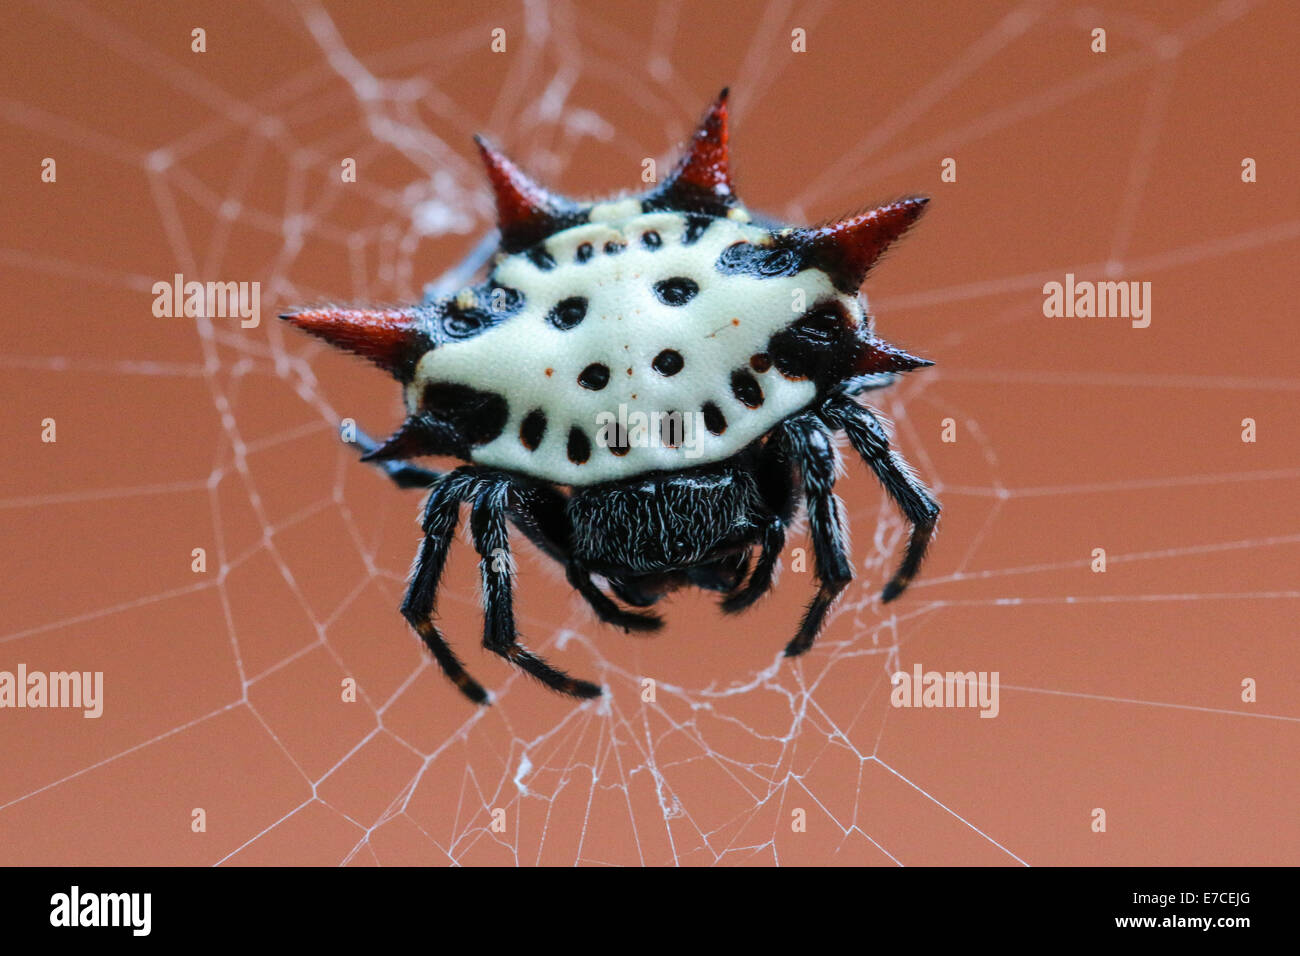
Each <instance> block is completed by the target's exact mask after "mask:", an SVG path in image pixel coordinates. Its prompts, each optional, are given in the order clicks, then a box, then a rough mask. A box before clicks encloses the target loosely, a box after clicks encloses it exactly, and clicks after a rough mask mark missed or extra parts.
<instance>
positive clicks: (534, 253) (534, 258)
mask: <svg viewBox="0 0 1300 956" xmlns="http://www.w3.org/2000/svg"><path fill="white" fill-rule="evenodd" d="M524 255H525V256H526V257H527V259H528V261H529V262H531V263H532V264H533V265H535V266H537V268H539V269H541V270H542V271H543V272H550V271H551V270H552V269H554V268H555V257H554V256H552V255H551V254H550V253H549V252H547V251H546V247H545V246H541V245H537V246H533V247H532V248H531V249H529V250H528V251H527V252H525V253H524Z"/></svg>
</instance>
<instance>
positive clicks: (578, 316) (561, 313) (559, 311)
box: [546, 295, 587, 332]
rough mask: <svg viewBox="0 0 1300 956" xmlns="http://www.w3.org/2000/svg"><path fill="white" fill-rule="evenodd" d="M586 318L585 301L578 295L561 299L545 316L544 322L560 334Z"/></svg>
mask: <svg viewBox="0 0 1300 956" xmlns="http://www.w3.org/2000/svg"><path fill="white" fill-rule="evenodd" d="M586 317H587V300H586V299H584V298H583V297H582V296H580V295H575V296H570V297H569V298H567V299H561V300H560V301H559V302H557V303H556V304H555V306H554V307H553V308H552V309H551V311H550V312H548V313H547V314H546V321H547V322H549V323H550V324H551V325H552V326H554V327H555V328H557V329H559V330H560V331H561V332H567V331H568V330H569V329H571V328H573V327H574V326H575V325H577V324H578V323H579V322H581V321H582V320H583V319H585V318H586Z"/></svg>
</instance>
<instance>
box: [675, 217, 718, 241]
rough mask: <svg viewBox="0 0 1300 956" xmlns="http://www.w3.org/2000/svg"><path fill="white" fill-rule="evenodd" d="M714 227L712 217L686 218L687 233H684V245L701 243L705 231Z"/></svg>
mask: <svg viewBox="0 0 1300 956" xmlns="http://www.w3.org/2000/svg"><path fill="white" fill-rule="evenodd" d="M711 225H713V217H712V216H700V215H690V216H687V217H686V231H685V232H683V233H682V245H684V246H689V245H693V244H694V243H696V242H698V241H699V238H700V236H702V235H704V232H705V230H707V229H708V228H709V226H711Z"/></svg>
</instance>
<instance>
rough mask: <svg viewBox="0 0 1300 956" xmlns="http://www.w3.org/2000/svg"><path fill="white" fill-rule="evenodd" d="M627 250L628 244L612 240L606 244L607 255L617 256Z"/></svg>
mask: <svg viewBox="0 0 1300 956" xmlns="http://www.w3.org/2000/svg"><path fill="white" fill-rule="evenodd" d="M626 248H627V243H626V242H618V241H616V240H614V239H611V240H609V242H607V243H605V255H607V256H616V255H618V254H619V253H620V252H622V251H623V250H624V249H626Z"/></svg>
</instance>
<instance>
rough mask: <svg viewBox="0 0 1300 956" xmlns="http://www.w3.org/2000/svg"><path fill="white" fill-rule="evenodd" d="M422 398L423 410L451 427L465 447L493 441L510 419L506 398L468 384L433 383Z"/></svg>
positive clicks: (425, 390)
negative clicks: (481, 390)
mask: <svg viewBox="0 0 1300 956" xmlns="http://www.w3.org/2000/svg"><path fill="white" fill-rule="evenodd" d="M423 399H424V401H423V405H422V407H421V411H422V412H423V413H425V414H426V415H429V416H432V417H433V418H435V419H437V420H438V421H440V422H445V423H446V424H447V425H449V426H451V428H452V429H453V430H454V431H455V433H456V434H457V436H458V437H459V438H460V439H462V440H463V441H464V443H465V446H466V448H468V447H472V446H475V445H486V444H487V443H488V442H490V441H492V440H493V439H494V438H496V437H497V436H498V435H500V434H501V432H502V430H503V429H504V428H505V427H506V419H508V418H509V417H510V406H509V405H508V404H507V403H506V400H505V398H504V397H502V396H501V395H498V394H497V393H495V392H480V391H479V390H478V389H475V388H470V387H469V386H468V385H453V384H449V383H446V382H434V383H432V384H430V385H427V386H425V389H424V396H423ZM461 457H464V456H463V455H462V456H461Z"/></svg>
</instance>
